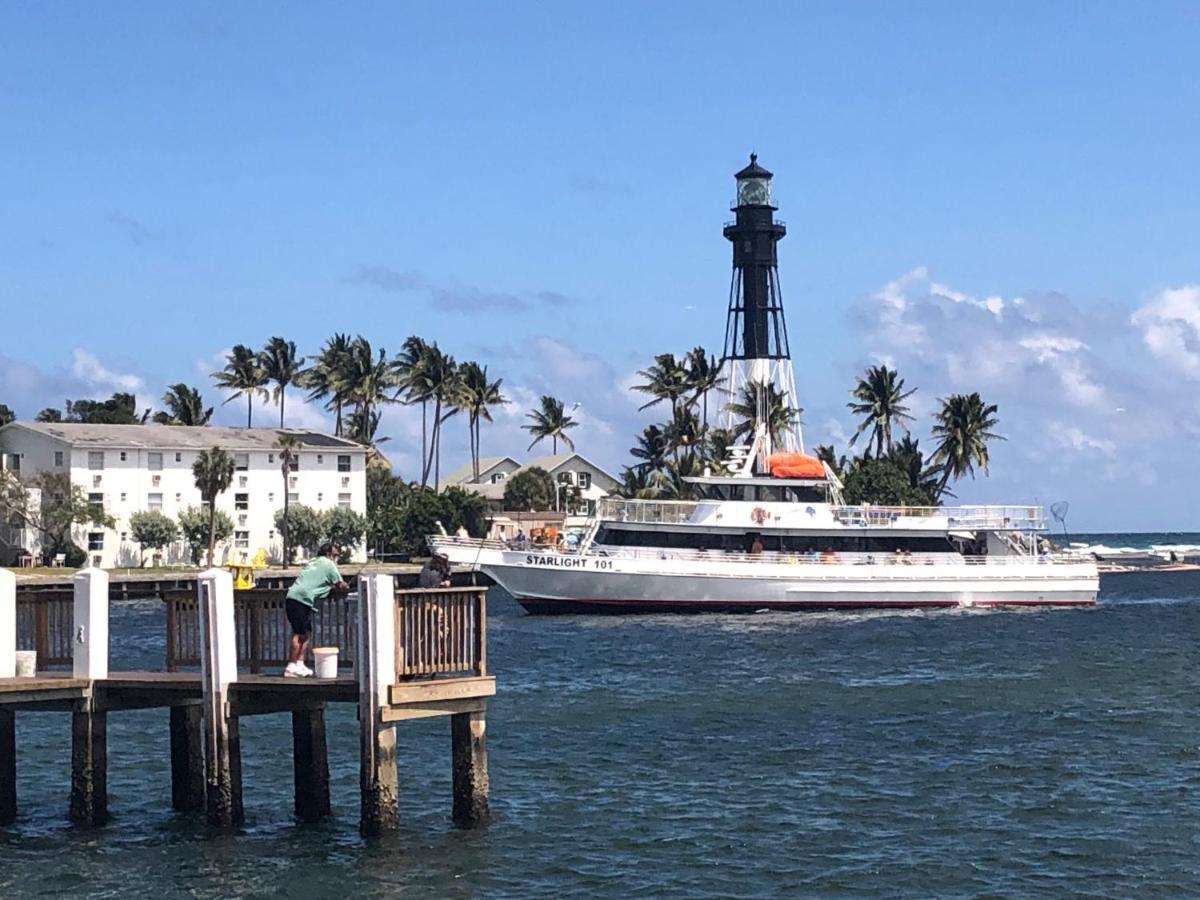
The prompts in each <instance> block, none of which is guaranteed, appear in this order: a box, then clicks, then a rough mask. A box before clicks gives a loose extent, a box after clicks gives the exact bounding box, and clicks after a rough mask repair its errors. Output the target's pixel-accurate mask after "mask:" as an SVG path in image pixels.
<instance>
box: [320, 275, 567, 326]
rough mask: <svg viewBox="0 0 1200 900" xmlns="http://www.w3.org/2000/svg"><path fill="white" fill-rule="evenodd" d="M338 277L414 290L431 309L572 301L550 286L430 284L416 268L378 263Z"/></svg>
mask: <svg viewBox="0 0 1200 900" xmlns="http://www.w3.org/2000/svg"><path fill="white" fill-rule="evenodd" d="M342 280H343V281H344V282H345V283H346V284H353V285H360V286H363V287H368V288H373V289H375V290H380V291H386V292H388V293H391V294H400V293H415V294H417V295H419V296H420V297H422V298H423V299H424V301H425V302H426V303H428V304H429V305H430V306H432V307H434V308H435V309H437V310H440V311H442V312H452V313H463V314H469V313H477V312H489V311H494V312H509V313H512V312H522V311H525V310H530V309H537V308H539V307H547V306H549V307H563V306H569V305H570V304H572V303H574V302H575V301H574V300H573V299H572V298H571V297H569V296H567V295H566V294H563V293H560V292H558V291H551V290H537V291H522V292H519V293H513V292H509V291H491V290H483V289H480V288H477V287H473V286H471V285H438V284H431V283H430V282H429V281H427V280H426V279H425V277H424V276H423V275H422V274H421V273H419V272H411V271H399V270H397V269H391V268H388V267H387V266H378V265H369V266H368V265H362V266H359V267H358V268H357V269H356V270H355V271H354V272H353V273H352V274H351V275H349V276H348V277H346V278H344V279H342Z"/></svg>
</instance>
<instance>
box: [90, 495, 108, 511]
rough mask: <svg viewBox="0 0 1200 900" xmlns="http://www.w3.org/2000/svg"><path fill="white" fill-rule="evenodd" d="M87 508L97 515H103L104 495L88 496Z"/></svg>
mask: <svg viewBox="0 0 1200 900" xmlns="http://www.w3.org/2000/svg"><path fill="white" fill-rule="evenodd" d="M88 506H90V507H91V508H92V511H93V512H94V513H95V514H96V515H98V516H102V515H104V495H103V494H88Z"/></svg>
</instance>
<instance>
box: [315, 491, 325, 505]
mask: <svg viewBox="0 0 1200 900" xmlns="http://www.w3.org/2000/svg"><path fill="white" fill-rule="evenodd" d="M317 502H318V503H324V502H325V495H324V494H322V493H321V492H320V491H317Z"/></svg>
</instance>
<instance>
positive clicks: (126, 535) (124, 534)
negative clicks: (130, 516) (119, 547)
mask: <svg viewBox="0 0 1200 900" xmlns="http://www.w3.org/2000/svg"><path fill="white" fill-rule="evenodd" d="M127 540H129V532H128V531H122V532H121V541H122V543H124V542H125V541H127Z"/></svg>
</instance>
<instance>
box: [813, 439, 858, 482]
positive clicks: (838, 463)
mask: <svg viewBox="0 0 1200 900" xmlns="http://www.w3.org/2000/svg"><path fill="white" fill-rule="evenodd" d="M813 455H815V456H816V457H817V459H819V460H821V462H823V463H825V465H827V466H829V468H830V470H831V471H832V472H833V474H834V475H836V476H837V477H838V480H839V481H842V480H845V477H846V473H847V472H849V471H850V469H849V462H848V461H847V459H846V454H844V453H843V454H842V455H841V456H838V455H837V451H836V450H834V449H833V445H832V444H818V445H817V447H816V449H815V450H814V451H813Z"/></svg>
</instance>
